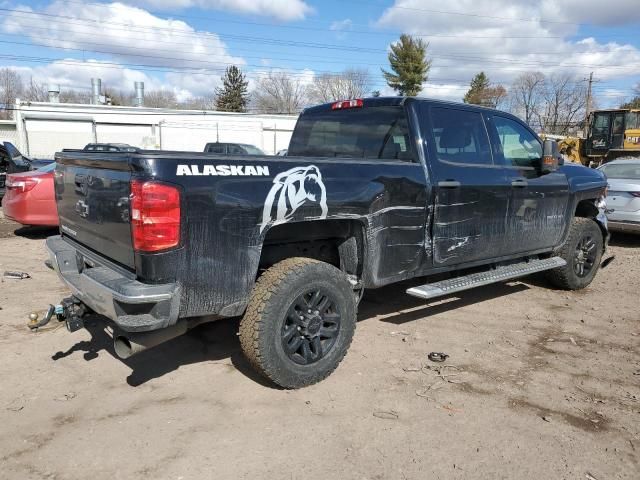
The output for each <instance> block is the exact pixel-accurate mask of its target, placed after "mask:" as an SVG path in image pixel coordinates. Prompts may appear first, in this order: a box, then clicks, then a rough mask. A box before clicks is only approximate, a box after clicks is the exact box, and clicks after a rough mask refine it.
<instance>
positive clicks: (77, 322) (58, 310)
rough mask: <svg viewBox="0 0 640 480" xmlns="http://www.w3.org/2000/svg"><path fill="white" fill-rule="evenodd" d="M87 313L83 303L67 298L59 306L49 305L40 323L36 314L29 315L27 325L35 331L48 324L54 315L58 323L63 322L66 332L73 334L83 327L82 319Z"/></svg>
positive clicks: (73, 298)
mask: <svg viewBox="0 0 640 480" xmlns="http://www.w3.org/2000/svg"><path fill="white" fill-rule="evenodd" d="M87 313H88V308H87V307H86V305H85V304H84V303H82V302H81V301H80V300H78V299H77V298H76V297H68V298H65V299H63V300H62V301H61V302H60V304H59V305H55V306H54V305H49V308H48V309H47V313H45V315H44V317H42V319H41V320H40V321H38V314H37V313H31V314H30V315H29V324H28V325H29V328H30V329H31V330H37V329H38V328H40V327H44V326H45V325H46V324H48V323H49V322H50V321H51V319H52V318H53V316H54V315H55V316H56V318H57V320H58V321H59V322H65V325H66V327H67V330H69V331H70V332H75V331H76V330H80V329H81V328H83V327H84V320H83V317H84V316H85V315H86V314H87Z"/></svg>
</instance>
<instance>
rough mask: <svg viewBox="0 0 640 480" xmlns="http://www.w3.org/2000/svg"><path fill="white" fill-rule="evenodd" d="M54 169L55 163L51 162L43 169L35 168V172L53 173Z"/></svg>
mask: <svg viewBox="0 0 640 480" xmlns="http://www.w3.org/2000/svg"><path fill="white" fill-rule="evenodd" d="M55 169H56V162H51V163H49V164H48V165H45V166H44V167H40V168H36V171H38V172H42V173H47V172H53V171H54V170H55Z"/></svg>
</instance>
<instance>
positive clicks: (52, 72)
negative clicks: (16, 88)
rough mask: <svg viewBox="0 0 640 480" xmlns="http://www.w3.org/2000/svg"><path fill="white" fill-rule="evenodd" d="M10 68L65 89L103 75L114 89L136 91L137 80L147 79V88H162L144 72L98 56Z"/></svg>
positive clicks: (104, 81)
mask: <svg viewBox="0 0 640 480" xmlns="http://www.w3.org/2000/svg"><path fill="white" fill-rule="evenodd" d="M11 68H12V69H14V70H16V71H17V72H18V73H20V75H21V76H22V77H23V78H24V79H25V80H28V79H29V78H33V79H34V80H35V81H37V82H38V83H43V84H58V85H60V88H61V89H62V90H82V89H89V88H90V87H91V79H92V78H100V79H102V85H103V88H107V87H108V88H113V89H115V90H122V91H133V83H134V82H145V88H146V89H148V90H154V89H158V88H162V83H161V82H159V81H158V80H157V79H155V78H153V77H150V76H148V75H146V74H145V73H143V72H140V71H138V70H132V69H129V68H125V67H123V66H121V65H117V64H113V63H104V62H100V61H98V60H87V61H82V60H76V59H72V58H68V59H63V60H59V61H56V62H53V63H49V64H47V65H42V66H36V67H21V66H19V67H11Z"/></svg>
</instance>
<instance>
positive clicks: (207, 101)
mask: <svg viewBox="0 0 640 480" xmlns="http://www.w3.org/2000/svg"><path fill="white" fill-rule="evenodd" d="M215 103H216V102H215V99H214V98H213V97H209V98H207V97H191V98H189V99H188V100H185V101H184V102H182V103H181V104H180V106H179V107H178V108H181V109H185V110H214V106H215Z"/></svg>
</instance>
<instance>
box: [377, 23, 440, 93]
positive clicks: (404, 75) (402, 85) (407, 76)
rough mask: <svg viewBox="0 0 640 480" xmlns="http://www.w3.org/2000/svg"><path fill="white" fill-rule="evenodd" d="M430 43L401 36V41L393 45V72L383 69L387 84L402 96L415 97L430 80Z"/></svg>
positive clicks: (408, 36)
mask: <svg viewBox="0 0 640 480" xmlns="http://www.w3.org/2000/svg"><path fill="white" fill-rule="evenodd" d="M428 47H429V44H428V43H425V42H424V41H423V40H421V39H419V38H414V37H412V36H410V35H405V34H402V35H400V40H399V41H398V42H396V43H392V44H391V46H390V48H391V51H390V52H389V64H390V65H391V70H393V72H387V71H386V70H384V69H382V74H383V75H384V78H385V80H386V81H387V84H388V85H389V86H390V87H391V88H393V89H394V90H395V91H396V92H398V93H399V94H400V95H403V96H404V95H407V96H410V97H411V96H415V95H418V94H419V93H420V91H421V90H422V84H423V83H424V82H426V81H427V79H428V78H429V69H430V68H431V62H430V61H429V60H427V48H428Z"/></svg>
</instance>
